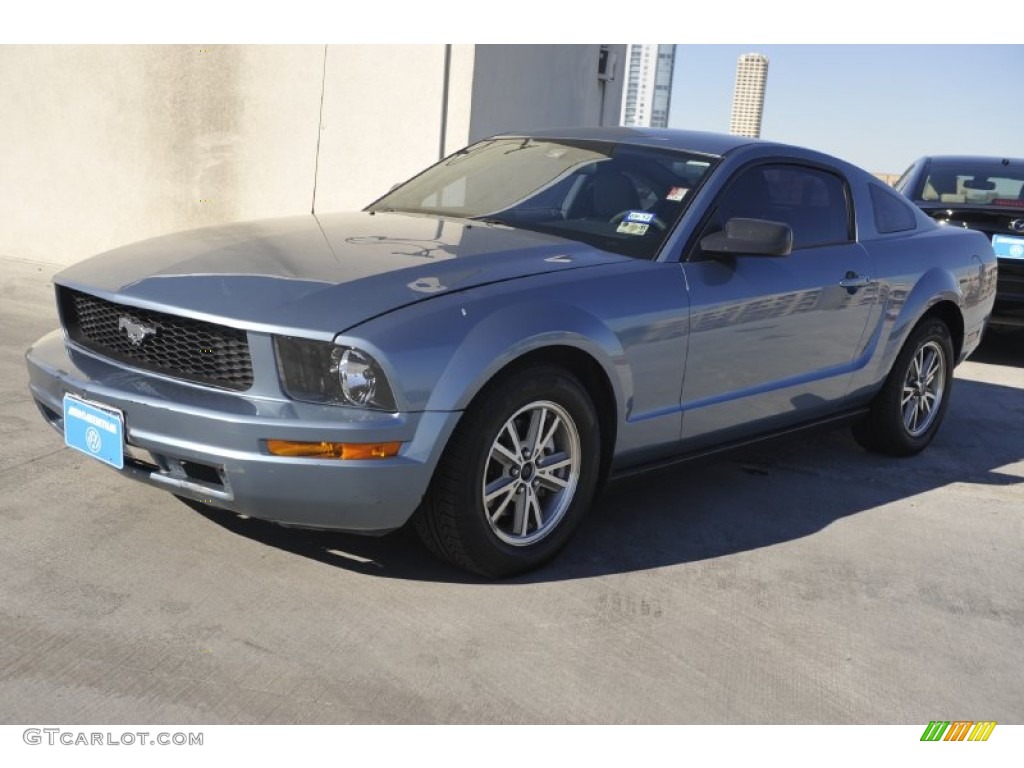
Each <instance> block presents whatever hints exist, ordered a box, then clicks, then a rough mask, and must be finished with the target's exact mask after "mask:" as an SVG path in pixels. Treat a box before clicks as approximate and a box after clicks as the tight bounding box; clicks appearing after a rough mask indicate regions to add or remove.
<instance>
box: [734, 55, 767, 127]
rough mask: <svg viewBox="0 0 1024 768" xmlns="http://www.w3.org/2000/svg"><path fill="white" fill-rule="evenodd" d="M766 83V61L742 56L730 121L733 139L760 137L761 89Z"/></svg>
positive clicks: (762, 96)
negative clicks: (736, 137)
mask: <svg viewBox="0 0 1024 768" xmlns="http://www.w3.org/2000/svg"><path fill="white" fill-rule="evenodd" d="M767 79H768V57H767V56H763V55H761V54H760V53H744V54H743V55H742V56H740V58H739V61H738V62H737V64H736V90H735V91H734V92H733V95H732V120H731V121H730V122H729V133H731V134H733V135H735V136H749V137H751V138H754V139H758V138H760V137H761V115H762V114H763V113H764V87H765V81H767Z"/></svg>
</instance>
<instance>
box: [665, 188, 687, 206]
mask: <svg viewBox="0 0 1024 768" xmlns="http://www.w3.org/2000/svg"><path fill="white" fill-rule="evenodd" d="M686 192H687V189H686V187H672V189H670V190H669V191H668V194H667V195H665V199H666V200H671V201H672V202H674V203H678V202H679V201H680V200H682V199H683V198H684V197H686Z"/></svg>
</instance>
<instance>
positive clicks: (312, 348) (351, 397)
mask: <svg viewBox="0 0 1024 768" xmlns="http://www.w3.org/2000/svg"><path fill="white" fill-rule="evenodd" d="M274 347H275V349H276V350H277V368H278V371H279V372H280V375H281V385H282V386H283V387H284V391H285V392H286V393H287V394H288V395H289V396H290V397H293V398H295V399H296V400H305V401H307V402H311V403H333V404H336V405H351V406H354V407H356V408H375V409H379V410H384V411H394V410H397V408H396V406H395V396H394V394H392V392H391V385H390V384H388V380H387V378H386V377H385V376H384V371H383V370H382V369H381V367H380V364H379V363H378V362H377V361H376V360H374V359H373V357H372V356H371V355H370V354H369V353H367V352H364V351H363V350H361V349H354V348H353V347H343V346H339V345H337V344H332V343H331V342H329V341H311V340H309V339H296V338H293V337H291V336H275V337H274Z"/></svg>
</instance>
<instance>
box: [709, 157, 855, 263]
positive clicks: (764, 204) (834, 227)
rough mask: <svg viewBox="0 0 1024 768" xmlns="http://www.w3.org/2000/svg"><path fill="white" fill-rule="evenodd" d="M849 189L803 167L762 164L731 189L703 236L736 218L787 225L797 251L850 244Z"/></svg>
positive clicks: (832, 176)
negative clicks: (833, 244) (791, 232)
mask: <svg viewBox="0 0 1024 768" xmlns="http://www.w3.org/2000/svg"><path fill="white" fill-rule="evenodd" d="M847 199H848V198H847V194H846V184H845V183H844V182H843V180H842V179H841V178H840V177H839V176H837V175H836V174H834V173H830V172H828V171H823V170H821V169H818V168H810V167H807V166H802V165H782V164H773V165H758V166H754V167H752V168H748V169H746V170H744V171H741V172H740V173H739V174H738V175H737V177H736V179H735V180H734V181H733V182H732V184H730V185H729V187H728V189H727V190H726V191H725V193H724V194H723V196H722V198H721V199H720V202H719V204H718V206H717V211H716V213H715V215H714V216H713V225H712V227H710V228H706V229H705V234H706V233H707V232H709V231H713V230H714V229H720V228H721V227H723V226H725V222H726V221H728V220H729V219H732V218H748V219H764V220H767V221H778V222H782V223H784V224H788V225H789V226H790V227H791V228H792V230H793V248H794V249H797V248H810V247H813V246H817V245H828V244H832V243H845V242H848V241H849V240H850V239H851V233H850V213H849V205H848V203H847Z"/></svg>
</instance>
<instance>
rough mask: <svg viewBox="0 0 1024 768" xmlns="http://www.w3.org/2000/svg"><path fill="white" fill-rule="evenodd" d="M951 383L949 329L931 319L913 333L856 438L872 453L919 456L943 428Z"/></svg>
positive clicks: (951, 344)
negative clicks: (940, 426) (916, 454)
mask: <svg viewBox="0 0 1024 768" xmlns="http://www.w3.org/2000/svg"><path fill="white" fill-rule="evenodd" d="M952 385H953V342H952V339H951V338H950V334H949V329H948V328H947V327H946V324H945V323H944V322H942V321H941V320H939V319H937V318H926V319H925V320H923V321H922V322H921V323H920V324H919V325H918V326H917V328H915V329H914V331H913V333H911V334H910V338H909V339H907V343H906V344H905V345H904V347H903V349H902V350H901V351H900V354H899V356H898V357H897V358H896V362H895V363H894V364H893V367H892V370H891V371H890V372H889V377H888V378H887V379H886V382H885V385H884V386H883V387H882V390H881V391H880V392H879V393H878V395H877V396H876V397H875V400H874V402H873V403H872V404H871V411H870V413H869V414H868V416H867V418H865V419H864V421H862V422H860V423H859V424H857V425H856V426H855V427H854V428H853V436H854V437H855V438H856V440H857V442H858V443H860V444H861V445H862V446H863V447H864V448H866V449H868V450H869V451H875V452H877V453H885V454H889V455H890V456H912V455H913V454H915V453H919V452H920V451H922V450H924V448H925V447H926V446H927V445H928V444H929V443H930V442H931V441H932V439H933V438H934V437H935V433H936V432H938V430H939V425H940V424H941V423H942V419H943V417H944V416H945V414H946V407H947V406H948V405H949V394H950V390H951V388H952Z"/></svg>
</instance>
